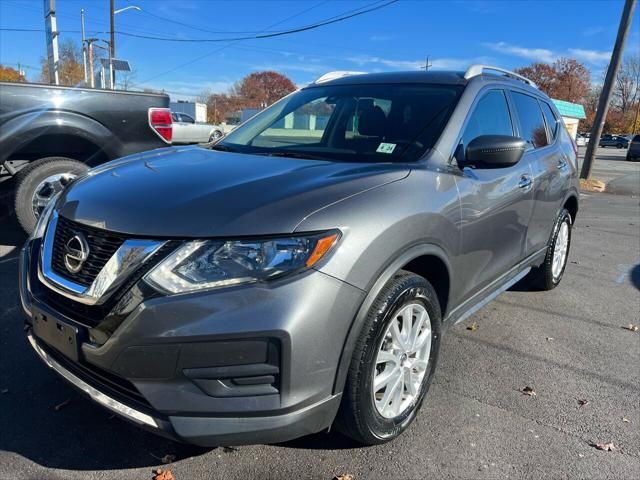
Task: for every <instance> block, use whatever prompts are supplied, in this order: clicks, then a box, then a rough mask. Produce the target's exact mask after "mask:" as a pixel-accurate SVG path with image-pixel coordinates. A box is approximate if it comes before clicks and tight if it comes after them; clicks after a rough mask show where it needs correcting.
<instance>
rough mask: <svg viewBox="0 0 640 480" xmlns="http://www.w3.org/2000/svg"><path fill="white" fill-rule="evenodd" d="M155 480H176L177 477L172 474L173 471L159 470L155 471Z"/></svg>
mask: <svg viewBox="0 0 640 480" xmlns="http://www.w3.org/2000/svg"><path fill="white" fill-rule="evenodd" d="M153 480H175V477H174V476H173V473H171V470H162V469H160V468H159V469H158V470H156V471H155V475H154V476H153Z"/></svg>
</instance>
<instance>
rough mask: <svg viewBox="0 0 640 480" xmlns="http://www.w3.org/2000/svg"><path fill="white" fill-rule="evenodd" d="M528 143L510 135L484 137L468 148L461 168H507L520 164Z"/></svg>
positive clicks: (473, 141) (470, 144)
mask: <svg viewBox="0 0 640 480" xmlns="http://www.w3.org/2000/svg"><path fill="white" fill-rule="evenodd" d="M526 148H527V142H526V141H524V140H523V139H522V138H519V137H511V136H508V135H482V136H480V137H476V138H474V139H473V140H471V142H469V145H468V146H467V149H466V152H465V158H464V160H463V162H462V165H460V166H461V167H475V168H506V167H511V166H513V165H515V164H516V163H518V162H519V161H520V159H521V158H522V155H523V154H524V151H525V150H526ZM458 163H460V162H458Z"/></svg>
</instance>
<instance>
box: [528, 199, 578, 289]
mask: <svg viewBox="0 0 640 480" xmlns="http://www.w3.org/2000/svg"><path fill="white" fill-rule="evenodd" d="M572 226H573V220H572V218H571V214H570V213H569V211H568V210H567V209H566V208H563V209H562V210H561V211H560V214H559V215H558V218H557V220H556V223H555V225H554V227H553V235H552V237H551V241H550V242H549V245H548V247H547V254H546V256H545V258H544V263H543V264H542V265H540V266H539V267H537V268H535V269H534V270H532V272H531V274H530V280H531V283H532V285H533V286H534V287H537V288H538V289H539V290H553V289H554V288H556V287H557V286H558V285H559V284H560V281H561V280H562V276H563V275H564V270H565V268H566V267H567V261H568V259H569V249H570V247H571V228H572Z"/></svg>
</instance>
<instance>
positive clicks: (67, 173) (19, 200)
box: [14, 157, 89, 233]
mask: <svg viewBox="0 0 640 480" xmlns="http://www.w3.org/2000/svg"><path fill="white" fill-rule="evenodd" d="M88 169H89V168H88V167H87V166H86V165H85V164H84V163H82V162H78V161H77V160H73V159H71V158H66V157H46V158H41V159H40V160H36V161H34V162H31V163H30V164H29V165H27V166H26V167H24V168H23V169H22V170H20V171H19V172H18V174H17V175H16V190H15V196H14V207H15V211H16V218H17V219H18V223H19V224H20V226H21V227H22V228H23V229H24V231H25V232H27V233H31V232H32V231H33V229H34V228H35V226H36V222H37V220H38V216H39V213H40V212H41V211H42V209H43V208H44V206H45V205H46V201H47V198H50V197H52V196H53V195H55V194H56V193H57V192H58V191H61V190H62V189H63V188H64V187H65V186H66V185H67V184H69V183H70V182H71V181H72V180H73V179H74V178H75V177H77V176H78V175H80V174H82V173H84V172H86V171H87V170H88Z"/></svg>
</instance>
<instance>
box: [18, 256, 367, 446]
mask: <svg viewBox="0 0 640 480" xmlns="http://www.w3.org/2000/svg"><path fill="white" fill-rule="evenodd" d="M31 258H34V259H36V258H38V257H37V245H36V246H34V245H31V244H29V245H27V246H26V247H25V249H24V251H23V254H22V255H21V267H20V297H21V302H22V306H23V310H24V313H25V315H26V316H27V324H29V325H30V324H31V315H32V311H41V312H45V313H47V314H50V315H51V316H52V317H54V318H58V319H60V320H62V321H64V322H67V323H70V324H72V325H74V326H76V327H78V328H79V329H80V331H81V332H84V333H85V335H84V336H82V338H81V343H82V345H81V350H80V359H79V361H78V363H75V362H73V361H71V360H70V359H69V358H67V357H65V356H64V355H62V354H61V353H60V352H58V351H56V350H55V349H53V348H52V347H51V346H49V345H47V344H45V343H44V342H43V341H42V340H40V339H38V338H35V337H34V336H33V334H32V331H31V330H30V329H28V331H29V342H30V343H31V345H32V346H33V348H34V350H35V351H36V352H37V353H38V355H39V356H40V357H41V359H42V360H43V361H44V362H45V363H46V364H47V365H48V366H49V367H51V368H52V369H53V370H55V371H56V372H58V373H59V374H60V375H61V376H63V377H64V378H65V379H66V380H67V381H69V382H70V383H71V384H72V385H74V386H75V387H76V388H78V389H79V390H80V391H82V392H83V393H84V394H85V395H87V396H89V397H90V398H92V399H93V400H94V401H96V402H97V403H99V404H101V405H102V406H104V407H105V408H107V409H109V410H111V411H113V412H114V413H116V414H118V415H120V416H121V417H123V418H125V419H127V420H129V421H131V422H134V423H136V424H138V425H140V426H142V427H144V428H147V429H150V430H153V431H155V432H156V433H159V434H162V435H165V436H169V437H171V438H174V439H176V440H180V441H186V442H188V443H194V444H198V445H203V446H214V445H240V444H248V443H273V442H281V441H286V440H290V439H293V438H297V437H300V436H303V435H307V434H310V433H315V432H318V431H321V430H323V429H326V428H328V427H329V426H330V425H331V423H332V421H333V418H334V417H335V414H336V412H337V409H338V406H339V403H340V392H335V391H334V382H335V377H336V374H337V368H338V364H339V360H340V356H341V354H342V348H343V345H344V340H345V338H346V336H347V332H348V329H349V327H350V324H351V320H352V319H353V318H354V316H355V314H356V310H357V308H358V307H359V305H360V303H361V301H362V299H363V297H364V293H363V292H362V291H361V290H359V289H357V288H355V287H352V286H350V285H348V284H346V283H344V282H341V281H339V280H337V279H335V278H333V277H330V276H328V275H325V274H323V273H321V272H318V271H310V272H307V273H304V274H301V275H299V276H297V277H296V278H293V279H289V280H286V281H281V282H278V283H274V284H270V285H262V286H258V285H254V286H245V287H234V288H228V289H224V290H222V289H221V290H217V291H210V292H203V293H196V294H189V295H178V296H169V297H155V298H150V299H145V300H143V301H142V302H141V303H139V304H138V305H137V306H136V307H135V308H134V309H133V310H132V311H131V312H130V313H128V314H127V315H126V317H125V318H124V319H123V320H122V322H121V323H120V324H119V325H118V326H117V328H116V329H115V331H114V332H112V334H110V336H109V338H108V339H107V340H106V341H105V342H104V343H102V344H95V343H93V342H92V341H91V340H90V336H89V333H88V332H89V330H90V328H88V327H87V326H86V325H83V323H82V319H80V320H79V319H78V318H73V316H70V315H69V314H68V312H65V313H62V312H61V311H59V310H57V309H56V308H54V307H55V306H52V304H51V303H50V302H46V301H43V298H42V296H41V295H40V294H39V293H38V291H39V288H42V285H38V279H37V275H34V273H35V268H37V265H33V264H32V262H31ZM134 289H135V287H132V290H134Z"/></svg>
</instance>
